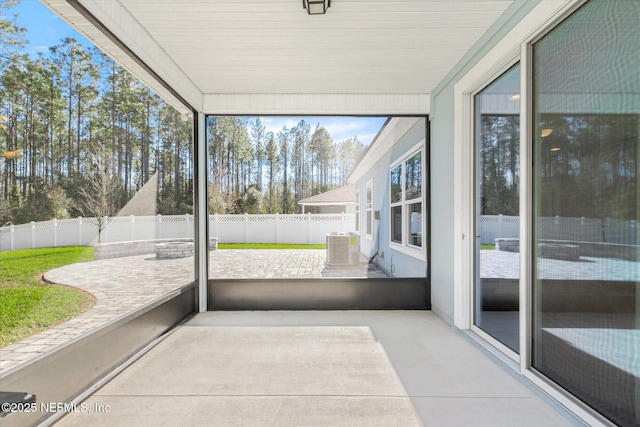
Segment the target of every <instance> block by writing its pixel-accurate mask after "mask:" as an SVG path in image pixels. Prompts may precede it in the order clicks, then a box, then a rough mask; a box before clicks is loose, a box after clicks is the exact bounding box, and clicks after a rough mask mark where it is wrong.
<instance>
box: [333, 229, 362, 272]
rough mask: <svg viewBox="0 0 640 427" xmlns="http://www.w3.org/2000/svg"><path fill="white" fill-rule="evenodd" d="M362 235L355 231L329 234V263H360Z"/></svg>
mask: <svg viewBox="0 0 640 427" xmlns="http://www.w3.org/2000/svg"><path fill="white" fill-rule="evenodd" d="M359 264H360V236H359V235H357V234H355V233H343V232H333V233H328V234H327V265H330V266H331V265H335V266H338V265H359Z"/></svg>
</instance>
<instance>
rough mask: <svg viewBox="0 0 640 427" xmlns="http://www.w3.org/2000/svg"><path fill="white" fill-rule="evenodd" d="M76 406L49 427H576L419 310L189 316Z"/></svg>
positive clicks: (460, 336) (458, 334) (455, 333)
mask: <svg viewBox="0 0 640 427" xmlns="http://www.w3.org/2000/svg"><path fill="white" fill-rule="evenodd" d="M85 403H86V404H87V408H89V410H88V411H87V412H86V413H82V412H76V413H72V414H69V415H67V416H66V417H65V418H63V419H62V420H60V421H59V423H58V424H57V425H59V426H85V425H92V426H116V425H127V426H134V425H140V426H142V425H154V426H170V425H176V426H178V425H179V426H189V425H193V426H199V425H209V426H334V425H335V426H413V425H421V424H422V425H425V426H438V427H447V426H456V427H460V426H474V427H482V426H487V427H488V426H491V427H495V426H524V427H527V426H531V427H539V426H545V427H551V426H570V425H582V424H579V423H578V422H577V421H575V420H572V419H571V418H569V417H568V416H567V414H566V413H560V412H556V410H555V409H554V405H549V404H548V402H547V401H545V400H543V399H542V398H541V397H540V396H539V395H538V394H536V393H534V392H533V391H532V389H531V388H530V387H529V386H527V385H525V384H524V383H523V380H522V379H521V378H519V377H518V376H517V375H515V374H514V373H513V372H511V371H509V369H508V368H506V367H504V366H502V365H500V364H498V363H497V362H496V361H495V359H494V358H493V357H491V356H489V355H488V354H487V353H486V352H485V350H483V349H481V348H480V347H479V346H478V345H477V344H476V343H475V342H473V341H472V340H471V339H469V338H468V337H466V336H464V335H463V333H461V332H459V331H457V330H456V329H454V328H452V327H451V326H449V325H447V324H446V323H445V322H443V321H442V320H441V319H440V318H439V317H437V316H436V315H435V314H433V313H432V312H430V311H305V312H282V311H270V312H209V313H203V314H199V315H197V316H196V317H194V318H193V319H192V320H191V321H190V322H188V323H187V324H186V325H185V326H182V327H181V328H179V329H177V330H175V331H174V332H173V333H171V334H170V335H169V336H168V337H167V338H166V339H165V340H163V341H162V342H160V343H159V344H158V345H157V346H156V347H154V348H153V349H152V350H151V351H149V352H148V353H147V354H145V355H144V356H143V357H142V358H141V359H139V360H138V361H136V362H135V363H134V364H133V365H131V366H130V367H129V368H127V369H126V370H124V371H123V372H122V373H121V374H120V375H118V376H117V377H115V378H114V379H113V380H112V381H111V382H109V383H108V384H106V385H105V386H104V387H102V388H101V389H99V390H98V391H97V392H96V393H94V394H93V395H92V396H91V397H89V398H88V399H87V400H86V402H85ZM101 405H102V406H101ZM106 405H108V406H109V411H108V412H106V410H105V408H106ZM100 408H102V412H100V411H99V409H100Z"/></svg>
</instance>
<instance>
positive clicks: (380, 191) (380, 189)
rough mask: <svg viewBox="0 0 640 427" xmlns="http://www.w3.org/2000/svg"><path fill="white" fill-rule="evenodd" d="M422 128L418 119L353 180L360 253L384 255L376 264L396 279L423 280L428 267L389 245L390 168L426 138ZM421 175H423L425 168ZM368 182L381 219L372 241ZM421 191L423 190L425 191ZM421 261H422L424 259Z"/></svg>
mask: <svg viewBox="0 0 640 427" xmlns="http://www.w3.org/2000/svg"><path fill="white" fill-rule="evenodd" d="M425 127H426V119H424V118H422V119H419V120H418V121H417V122H416V123H415V124H414V125H413V126H412V127H411V128H410V129H409V130H408V131H407V132H406V133H405V134H404V135H403V136H401V137H400V138H399V139H398V141H397V142H396V143H395V144H394V145H393V147H392V148H391V149H389V150H387V152H385V153H384V154H383V155H382V156H381V157H380V158H379V160H378V161H377V162H376V163H375V164H373V165H370V166H369V165H368V166H369V168H368V170H367V172H366V173H365V174H364V175H363V176H362V177H360V178H359V179H358V180H357V181H356V188H357V189H359V190H360V215H361V218H360V236H361V237H360V249H361V252H362V253H363V254H364V255H365V256H372V255H374V254H375V253H376V252H378V253H380V252H384V258H381V257H378V258H376V263H377V264H378V265H379V266H380V267H381V268H382V269H384V270H386V271H387V272H388V273H392V270H393V273H392V275H393V276H395V277H426V272H427V265H426V262H425V261H423V260H421V259H418V258H415V257H412V256H410V255H407V254H405V253H402V252H399V251H397V250H395V249H393V248H392V247H391V246H390V244H389V234H390V230H389V216H390V214H389V191H390V190H389V186H390V182H389V166H390V165H391V164H392V163H393V162H395V161H396V160H398V159H399V158H401V157H402V156H404V155H405V154H407V151H409V150H410V149H411V148H412V147H414V146H415V145H416V144H418V143H419V142H420V141H423V140H424V139H425ZM423 173H426V168H424V165H423ZM371 180H373V210H374V212H375V211H380V220H379V221H374V223H373V235H372V238H368V237H367V236H366V217H365V215H366V194H367V183H369V182H370V181H371ZM424 190H425V191H426V189H424ZM424 203H426V198H425V199H424V200H423V204H424ZM425 245H426V242H425ZM392 258H393V259H392ZM422 258H423V259H424V258H426V256H423V257H422ZM392 261H393V269H392V264H391V263H392Z"/></svg>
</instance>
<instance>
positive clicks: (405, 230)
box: [388, 138, 426, 261]
mask: <svg viewBox="0 0 640 427" xmlns="http://www.w3.org/2000/svg"><path fill="white" fill-rule="evenodd" d="M425 142H426V139H425V138H423V139H422V140H421V141H420V142H419V143H418V144H416V145H414V146H413V147H411V148H410V149H409V150H407V151H406V152H405V153H404V154H403V155H402V156H400V157H398V159H396V161H395V162H393V163H391V165H390V166H389V175H388V180H389V193H388V197H389V248H391V249H393V250H396V251H398V252H402V253H404V254H407V255H410V256H412V257H414V258H418V259H420V260H422V261H424V260H425V254H426V250H425V244H426V239H425V237H426V233H425V231H426V221H425V220H424V219H425V218H426V216H425V209H426V206H425V192H426V182H425V180H426V173H425ZM416 154H420V162H421V167H422V173H421V177H420V185H421V192H420V197H416V198H413V199H409V200H406V199H405V195H406V189H405V184H406V183H405V177H406V175H405V174H406V166H405V164H406V162H407V160H409V159H410V158H411V157H413V156H415V155H416ZM398 166H401V172H400V183H401V184H400V185H401V197H400V201H399V202H391V171H392V170H394V169H395V168H397V167H398ZM416 203H420V205H421V206H420V218H421V221H420V234H421V236H422V246H415V245H412V244H410V243H409V237H410V234H411V222H410V217H409V216H408V207H409V206H411V205H414V204H416ZM398 206H400V207H401V211H402V213H401V217H402V241H401V242H400V243H398V242H396V241H394V240H392V235H391V230H392V229H393V228H392V223H393V215H392V214H391V210H392V209H393V208H394V207H398Z"/></svg>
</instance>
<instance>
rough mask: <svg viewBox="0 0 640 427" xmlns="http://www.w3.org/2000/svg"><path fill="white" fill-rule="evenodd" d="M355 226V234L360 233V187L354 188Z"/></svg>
mask: <svg viewBox="0 0 640 427" xmlns="http://www.w3.org/2000/svg"><path fill="white" fill-rule="evenodd" d="M355 218H356V224H355V226H356V228H355V232H356V233H357V234H360V222H361V221H360V189H356V215H355Z"/></svg>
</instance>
